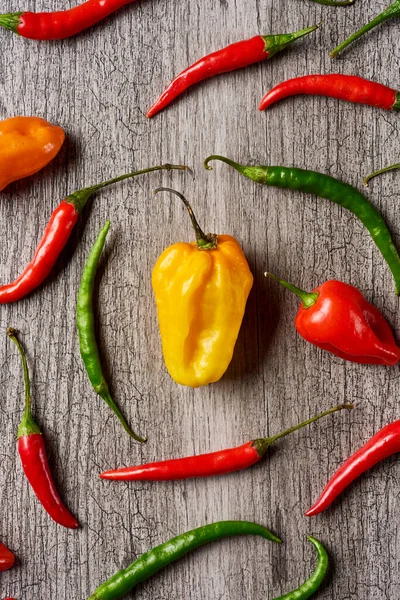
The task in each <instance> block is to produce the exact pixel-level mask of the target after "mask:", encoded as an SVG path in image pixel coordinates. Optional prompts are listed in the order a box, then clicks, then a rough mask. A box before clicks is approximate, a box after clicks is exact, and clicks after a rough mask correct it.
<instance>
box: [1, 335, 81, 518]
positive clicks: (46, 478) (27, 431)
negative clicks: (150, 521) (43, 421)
mask: <svg viewBox="0 0 400 600" xmlns="http://www.w3.org/2000/svg"><path fill="white" fill-rule="evenodd" d="M15 334H16V332H15V330H14V329H12V328H11V327H9V328H8V329H7V335H8V337H9V338H10V339H11V340H12V341H13V342H14V343H15V345H16V346H17V348H18V351H19V353H20V355H21V359H22V366H23V370H24V381H25V411H24V413H23V415H22V419H21V422H20V424H19V427H18V452H19V455H20V458H21V462H22V468H23V470H24V473H25V475H26V477H27V479H28V481H29V483H30V484H31V486H32V488H33V491H34V492H35V494H36V496H37V498H38V499H39V501H40V502H41V504H42V506H43V508H44V509H45V510H46V511H47V512H48V514H49V515H50V517H51V518H52V519H53V520H54V521H55V522H56V523H59V524H60V525H62V526H63V527H67V528H69V529H77V528H78V527H79V523H78V521H77V520H76V519H75V517H73V516H72V515H71V513H70V512H69V510H68V509H67V508H66V507H65V506H64V504H63V502H62V500H61V498H60V496H59V494H58V492H57V490H56V487H55V485H54V481H53V478H52V475H51V471H50V467H49V463H48V460H47V455H46V449H45V446H44V441H43V436H42V432H41V431H40V428H39V426H38V425H37V423H36V422H35V420H34V418H33V416H32V411H31V388H30V379H29V372H28V365H27V363H26V356H25V352H24V349H23V348H22V346H21V343H20V342H19V340H18V339H17V337H16V335H15Z"/></svg>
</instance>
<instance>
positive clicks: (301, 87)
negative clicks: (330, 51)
mask: <svg viewBox="0 0 400 600" xmlns="http://www.w3.org/2000/svg"><path fill="white" fill-rule="evenodd" d="M299 94H308V95H310V94H311V95H316V96H328V97H330V98H337V99H338V100H347V101H348V102H355V103H357V104H368V105H369V106H375V107H376V108H383V109H386V110H394V111H399V110H400V93H399V92H398V91H396V90H393V89H392V88H389V87H387V86H386V85H382V84H381V83H376V82H375V81H369V80H368V79H363V78H362V77H356V76H354V75H341V74H331V75H305V76H304V77H295V78H294V79H288V80H287V81H283V82H282V83H279V84H278V85H276V86H275V87H274V88H272V90H270V91H269V92H267V93H266V94H265V96H264V98H263V99H262V100H261V103H260V107H259V108H260V110H265V109H266V108H269V107H270V106H271V104H274V103H275V102H278V101H279V100H282V99H283V98H288V97H289V96H297V95H299Z"/></svg>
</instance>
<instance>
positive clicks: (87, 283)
mask: <svg viewBox="0 0 400 600" xmlns="http://www.w3.org/2000/svg"><path fill="white" fill-rule="evenodd" d="M109 228H110V221H106V224H105V225H104V227H103V229H102V230H101V231H100V233H99V235H98V237H97V239H96V241H95V243H94V245H93V247H92V249H91V251H90V254H89V256H88V259H87V262H86V265H85V267H84V269H83V273H82V279H81V283H80V286H79V292H78V299H77V305H76V324H77V327H78V335H79V346H80V351H81V356H82V359H83V362H84V364H85V367H86V371H87V374H88V377H89V379H90V382H91V384H92V386H93V387H94V390H95V392H96V393H97V394H98V395H99V396H100V397H101V398H103V400H104V401H105V402H107V404H108V406H109V407H110V408H111V410H112V411H114V413H115V414H116V415H117V417H118V419H119V420H120V421H121V424H122V426H123V428H124V429H125V431H126V432H127V433H128V434H129V435H130V436H131V437H133V439H135V440H136V441H137V442H145V441H146V440H145V439H144V438H141V437H139V436H138V435H136V434H135V433H133V431H132V430H131V428H130V427H129V425H128V424H127V422H126V421H125V419H124V417H123V415H122V413H121V411H120V410H119V408H118V406H117V405H116V404H115V402H114V400H113V399H112V397H111V393H110V390H109V387H108V384H107V381H106V380H105V378H104V375H103V370H102V368H101V361H100V355H99V349H98V347H97V342H96V333H95V324H94V313H93V289H94V281H95V277H96V271H97V265H98V263H99V260H100V256H101V252H102V250H103V247H104V243H105V241H106V237H107V233H108V230H109Z"/></svg>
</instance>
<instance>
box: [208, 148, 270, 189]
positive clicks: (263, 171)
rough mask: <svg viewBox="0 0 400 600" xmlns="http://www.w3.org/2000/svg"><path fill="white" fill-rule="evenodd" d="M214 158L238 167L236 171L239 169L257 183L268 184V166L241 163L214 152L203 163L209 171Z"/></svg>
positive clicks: (235, 167)
mask: <svg viewBox="0 0 400 600" xmlns="http://www.w3.org/2000/svg"><path fill="white" fill-rule="evenodd" d="M212 160H220V161H221V162H224V163H226V164H227V165H229V166H231V167H233V168H234V169H236V171H238V172H239V173H241V174H242V175H244V176H245V177H248V178H249V179H252V180H253V181H255V182H257V183H262V184H264V185H268V167H262V166H261V167H257V166H256V167H252V166H248V165H240V164H239V163H237V162H235V161H234V160H231V159H230V158H225V156H220V155H219V154H213V155H212V156H209V157H208V158H206V160H205V161H204V163H203V164H204V167H205V168H206V169H208V170H209V171H212V167H210V165H209V163H210V162H211V161H212Z"/></svg>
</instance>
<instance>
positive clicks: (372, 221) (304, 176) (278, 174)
mask: <svg viewBox="0 0 400 600" xmlns="http://www.w3.org/2000/svg"><path fill="white" fill-rule="evenodd" d="M211 160H221V161H222V162H224V163H226V164H228V165H230V166H231V167H233V168H234V169H236V170H237V171H239V173H241V174H242V175H244V176H245V177H248V178H249V179H252V180H253V181H256V182H257V183H263V184H265V185H270V186H275V187H280V188H289V189H291V190H300V191H302V192H307V193H310V194H316V195H317V196H320V197H321V198H326V199H327V200H331V201H332V202H335V203H336V204H339V205H340V206H343V208H347V210H349V211H350V212H352V213H353V214H354V215H356V217H358V218H359V219H360V221H361V222H362V223H363V225H364V226H365V227H366V228H367V229H368V231H369V233H370V235H371V237H372V239H373V240H374V242H375V244H376V245H377V246H378V248H379V250H380V252H381V254H382V256H383V258H384V259H385V260H386V262H387V264H388V266H389V269H390V270H391V272H392V275H393V277H394V280H395V284H396V294H399V293H400V256H399V253H398V252H397V249H396V247H395V245H394V243H393V240H392V236H391V234H390V231H389V229H388V227H387V225H386V223H385V221H384V220H383V217H382V215H381V214H380V212H379V211H378V209H377V208H375V206H373V204H371V202H370V201H369V200H368V199H367V198H366V197H365V196H363V195H362V194H361V193H360V192H359V191H358V190H356V189H355V188H353V187H352V186H351V185H349V184H348V183H344V182H343V181H339V180H338V179H335V178H334V177H330V176H329V175H324V174H322V173H317V172H316V171H309V170H305V169H296V168H287V167H268V166H258V167H252V166H245V165H240V164H238V163H236V162H234V161H233V160H230V159H229V158H225V157H223V156H217V155H213V156H209V157H208V158H206V160H205V161H204V166H205V168H206V169H211V168H212V167H210V166H209V164H208V163H209V162H210V161H211Z"/></svg>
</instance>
